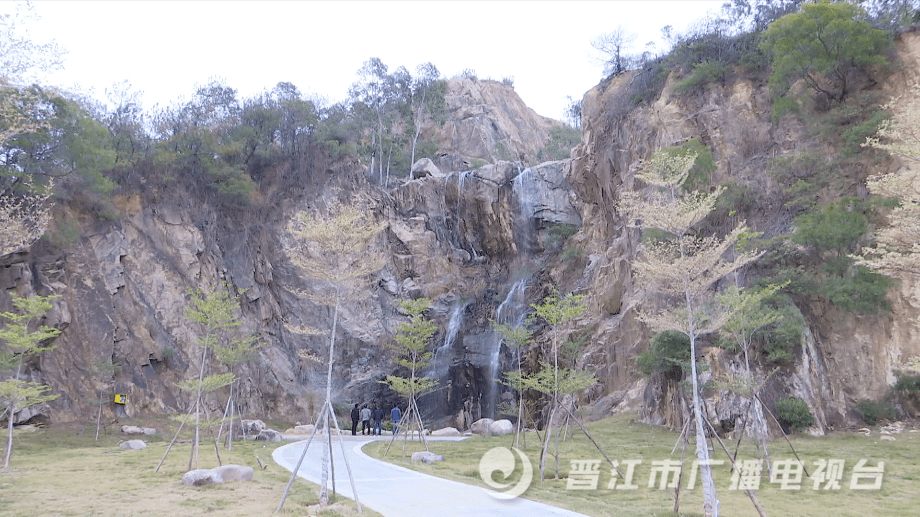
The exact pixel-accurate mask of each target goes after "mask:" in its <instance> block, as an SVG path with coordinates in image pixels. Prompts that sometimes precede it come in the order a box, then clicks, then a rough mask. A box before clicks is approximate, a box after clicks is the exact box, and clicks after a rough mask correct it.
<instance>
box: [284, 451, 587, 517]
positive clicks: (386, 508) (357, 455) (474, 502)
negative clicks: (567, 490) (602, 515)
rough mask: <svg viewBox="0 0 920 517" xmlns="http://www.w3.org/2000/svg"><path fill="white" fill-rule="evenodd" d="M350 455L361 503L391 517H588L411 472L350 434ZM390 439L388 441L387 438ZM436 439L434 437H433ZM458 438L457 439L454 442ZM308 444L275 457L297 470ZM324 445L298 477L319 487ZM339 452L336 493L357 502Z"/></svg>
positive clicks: (308, 459) (307, 460)
mask: <svg viewBox="0 0 920 517" xmlns="http://www.w3.org/2000/svg"><path fill="white" fill-rule="evenodd" d="M343 438H344V439H345V451H346V452H347V453H348V462H349V464H350V465H351V472H352V474H354V477H355V486H356V488H357V491H358V498H359V500H360V501H361V504H362V505H364V506H368V507H370V508H372V509H373V510H375V511H377V512H380V513H381V514H383V515H384V516H386V517H431V516H432V515H450V516H452V517H467V516H469V517H482V516H490V515H501V516H502V517H535V516H543V515H554V516H555V515H558V516H564V517H585V516H584V515H583V514H580V513H575V512H571V511H569V510H565V509H562V508H557V507H555V506H550V505H548V504H543V503H537V502H533V501H528V500H526V499H521V498H516V499H511V500H502V499H498V498H496V497H494V496H493V495H490V493H489V492H488V491H487V490H485V489H483V488H480V487H475V486H472V485H467V484H464V483H459V482H456V481H450V480H447V479H441V478H437V477H434V476H429V475H427V474H421V473H418V472H415V471H413V470H409V469H407V468H403V467H400V466H397V465H393V464H390V463H387V462H384V461H380V460H377V459H375V458H371V457H370V456H368V455H367V454H365V453H364V452H363V451H362V450H361V447H362V446H364V445H365V444H366V443H368V442H371V441H373V439H371V438H368V437H352V436H345V437H343ZM385 438H386V437H385ZM429 439H431V438H429ZM453 439H457V438H453ZM306 443H307V442H306V441H300V442H296V443H292V444H288V445H282V446H281V447H278V448H277V449H275V451H274V452H273V453H272V458H273V459H274V460H275V462H276V463H278V464H279V465H281V466H282V467H284V468H286V469H287V470H289V471H292V472H293V471H294V466H295V465H297V460H298V459H299V458H300V455H301V453H302V452H303V447H304V445H305V444H306ZM321 444H322V442H321V441H318V440H317V439H314V440H313V443H312V444H311V445H310V450H309V451H308V452H307V457H306V458H304V461H303V464H302V465H301V466H300V472H299V473H298V475H299V476H300V477H302V478H304V479H306V480H308V481H311V482H313V483H317V484H319V481H320V474H321V472H320V467H321V462H322V451H321ZM333 450H334V454H335V489H336V492H337V493H338V494H341V495H344V496H345V497H348V498H351V499H354V494H353V493H352V490H351V485H350V484H349V481H348V474H347V472H346V470H345V461H344V458H343V457H342V449H341V447H340V446H339V443H338V440H335V447H334V448H333Z"/></svg>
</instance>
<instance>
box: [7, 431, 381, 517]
mask: <svg viewBox="0 0 920 517" xmlns="http://www.w3.org/2000/svg"><path fill="white" fill-rule="evenodd" d="M121 424H131V425H146V426H148V427H155V428H157V429H158V431H161V434H160V435H158V436H144V437H140V438H142V439H144V440H145V441H146V442H147V448H146V449H142V450H136V451H129V450H123V449H120V448H119V447H118V442H119V441H122V440H127V439H130V438H137V437H128V436H124V435H122V434H121V433H120V432H114V433H113V432H111V431H110V432H109V433H108V434H105V435H100V437H99V441H98V442H97V441H95V440H94V439H93V435H94V431H95V429H94V428H93V427H92V426H88V427H87V429H86V431H85V432H83V433H82V434H78V432H79V431H80V429H81V427H82V426H79V425H78V426H72V425H60V426H52V427H51V428H48V429H41V430H37V431H34V432H22V431H16V432H15V436H14V446H13V457H12V460H11V462H10V469H9V470H8V471H6V472H0V508H2V510H0V513H2V514H3V515H10V516H23V517H25V516H29V517H31V516H34V515H42V516H85V515H94V516H116V515H117V516H124V515H138V516H143V515H150V516H154V515H155V516H161V515H183V516H186V515H205V514H208V515H240V516H251V515H268V514H271V513H272V512H273V511H274V510H275V508H276V507H277V506H278V502H279V501H280V500H281V495H282V493H283V492H284V487H285V485H286V484H287V482H288V479H290V472H288V471H287V470H285V469H283V468H281V467H280V466H278V465H276V464H275V463H274V462H273V461H272V459H271V455H272V451H273V450H274V448H275V447H277V445H278V444H266V443H265V442H234V445H233V449H232V450H229V451H228V450H227V449H226V448H225V447H221V448H220V456H221V459H222V461H223V464H224V465H227V464H237V465H246V466H250V467H252V468H253V469H254V471H255V475H254V477H253V480H252V481H251V482H227V483H224V484H221V485H212V486H205V487H198V488H189V487H186V486H184V485H183V484H182V475H183V474H184V473H185V472H186V471H187V470H188V463H189V456H190V453H191V443H190V440H189V436H187V435H186V432H185V431H183V436H182V437H180V442H179V443H177V444H176V445H174V446H173V448H172V450H171V451H170V453H169V456H168V457H167V459H166V462H165V463H164V464H163V466H162V467H161V468H160V471H159V472H154V469H155V468H156V466H157V464H158V463H159V461H160V458H162V457H163V454H164V452H165V451H166V446H167V445H168V444H169V441H170V440H171V439H172V436H173V433H174V432H175V428H176V427H177V425H178V424H176V423H175V422H172V421H157V422H121V423H120V424H118V427H119V428H120V425H121ZM4 431H5V428H4ZM5 435H6V433H5V432H4V438H3V440H2V441H3V443H5V442H6V440H5ZM205 436H207V434H205ZM257 457H258V459H260V460H261V461H262V463H263V464H264V465H266V468H265V469H262V468H260V467H259V464H258V460H257ZM199 466H200V467H201V468H213V467H216V466H218V463H217V457H216V455H215V452H214V446H213V441H212V442H211V444H210V446H208V444H206V443H203V444H202V446H201V449H200V456H199ZM318 501H319V498H318V487H317V486H316V485H314V484H311V483H308V482H306V481H305V480H303V479H298V480H297V481H296V482H295V483H294V484H293V485H292V487H291V492H290V494H289V495H288V498H287V501H286V502H285V505H284V510H283V511H282V512H281V514H282V515H328V516H338V515H349V516H350V515H357V509H356V507H355V504H354V501H352V500H350V499H345V498H339V500H337V501H333V503H334V504H332V505H330V506H329V507H328V508H327V509H325V510H320V508H319V507H318V506H317V503H318ZM362 515H370V516H375V515H379V514H378V513H376V512H374V511H372V510H369V509H368V508H365V509H364V513H363V514H362Z"/></svg>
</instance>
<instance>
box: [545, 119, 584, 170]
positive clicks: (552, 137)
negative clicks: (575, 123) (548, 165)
mask: <svg viewBox="0 0 920 517" xmlns="http://www.w3.org/2000/svg"><path fill="white" fill-rule="evenodd" d="M580 142H581V131H579V130H577V129H575V128H573V127H569V126H555V127H553V128H552V129H550V130H549V140H548V141H547V142H546V143H545V144H544V145H543V149H540V151H539V152H538V153H537V160H539V161H541V162H545V161H553V160H565V159H566V158H569V157H570V156H571V154H572V148H573V147H575V146H576V145H578V144H579V143H580Z"/></svg>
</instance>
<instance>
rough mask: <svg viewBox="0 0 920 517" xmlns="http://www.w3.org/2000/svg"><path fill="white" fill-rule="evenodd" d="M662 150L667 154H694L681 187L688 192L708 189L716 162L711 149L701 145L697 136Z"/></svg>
mask: <svg viewBox="0 0 920 517" xmlns="http://www.w3.org/2000/svg"><path fill="white" fill-rule="evenodd" d="M662 151H663V152H664V153H665V154H666V155H668V156H687V155H690V154H695V155H696V160H695V161H694V162H693V167H692V168H691V169H690V173H689V174H687V179H686V180H684V182H683V184H681V187H683V189H684V190H686V191H689V192H692V191H694V190H707V189H709V185H710V184H711V183H712V173H713V172H715V170H716V162H715V159H714V158H713V156H712V151H710V150H709V147H707V146H705V145H703V143H702V142H700V140H699V139H698V138H691V139H690V140H687V141H686V142H685V143H684V145H682V146H680V147H668V148H665V149H662Z"/></svg>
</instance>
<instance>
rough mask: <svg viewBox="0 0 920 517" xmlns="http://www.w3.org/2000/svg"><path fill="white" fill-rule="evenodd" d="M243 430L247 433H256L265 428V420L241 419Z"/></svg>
mask: <svg viewBox="0 0 920 517" xmlns="http://www.w3.org/2000/svg"><path fill="white" fill-rule="evenodd" d="M242 424H243V432H244V433H246V434H247V435H257V434H259V433H261V432H262V430H263V429H265V428H266V425H265V422H263V421H261V420H243V422H242Z"/></svg>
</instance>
